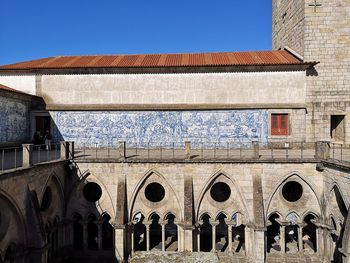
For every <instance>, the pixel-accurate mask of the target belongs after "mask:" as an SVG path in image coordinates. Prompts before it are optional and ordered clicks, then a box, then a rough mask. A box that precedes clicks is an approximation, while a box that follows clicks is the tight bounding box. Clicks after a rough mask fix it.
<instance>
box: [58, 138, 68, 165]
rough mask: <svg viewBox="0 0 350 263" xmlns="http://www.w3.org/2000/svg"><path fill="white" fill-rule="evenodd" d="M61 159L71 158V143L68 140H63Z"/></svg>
mask: <svg viewBox="0 0 350 263" xmlns="http://www.w3.org/2000/svg"><path fill="white" fill-rule="evenodd" d="M60 159H61V160H67V159H69V143H68V142H66V141H62V142H61V153H60Z"/></svg>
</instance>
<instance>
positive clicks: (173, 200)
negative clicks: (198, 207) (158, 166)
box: [129, 169, 183, 220]
mask: <svg viewBox="0 0 350 263" xmlns="http://www.w3.org/2000/svg"><path fill="white" fill-rule="evenodd" d="M151 183H157V184H160V185H161V186H162V187H163V188H164V193H165V194H164V197H163V198H162V199H161V200H160V201H157V202H153V201H151V200H149V199H148V198H147V196H146V194H145V190H146V187H147V186H148V185H150V184H151ZM129 204H130V205H129V218H132V216H133V215H135V212H134V211H143V213H144V215H145V216H146V215H150V214H151V213H152V212H156V213H157V214H158V215H159V216H160V217H161V218H163V217H164V216H165V215H166V214H167V213H172V214H174V215H176V216H177V217H179V220H181V218H183V215H182V209H181V202H180V199H179V197H178V195H177V193H176V191H174V188H173V187H172V186H171V184H170V183H169V182H168V180H167V179H166V178H165V177H164V176H163V175H162V174H160V173H159V172H157V171H155V170H153V169H152V170H150V171H148V172H147V173H146V174H145V175H144V176H143V178H142V179H141V180H140V181H139V183H138V184H137V185H136V187H135V189H134V191H133V194H132V196H131V199H130V202H129ZM146 217H147V216H146Z"/></svg>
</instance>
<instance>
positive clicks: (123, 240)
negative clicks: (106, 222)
mask: <svg viewBox="0 0 350 263" xmlns="http://www.w3.org/2000/svg"><path fill="white" fill-rule="evenodd" d="M112 226H113V228H114V254H115V257H116V259H117V260H118V262H124V259H125V257H126V256H125V247H126V245H127V242H128V239H127V235H126V225H124V224H117V223H113V224H112Z"/></svg>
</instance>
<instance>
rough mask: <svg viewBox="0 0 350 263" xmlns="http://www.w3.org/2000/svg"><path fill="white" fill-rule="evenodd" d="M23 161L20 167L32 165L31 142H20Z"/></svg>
mask: <svg viewBox="0 0 350 263" xmlns="http://www.w3.org/2000/svg"><path fill="white" fill-rule="evenodd" d="M22 147H23V152H22V154H23V161H22V167H24V168H28V167H31V166H32V165H33V144H22Z"/></svg>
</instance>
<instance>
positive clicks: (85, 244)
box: [82, 220, 89, 249]
mask: <svg viewBox="0 0 350 263" xmlns="http://www.w3.org/2000/svg"><path fill="white" fill-rule="evenodd" d="M88 223H89V221H88V220H84V221H82V224H83V247H84V249H87V248H88Z"/></svg>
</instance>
